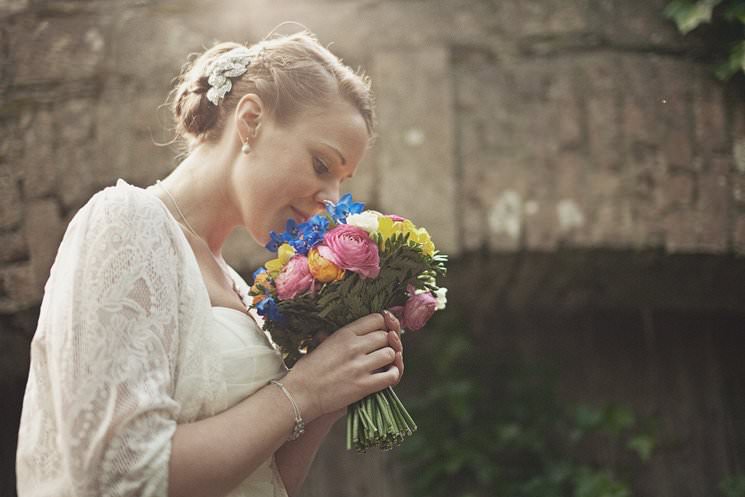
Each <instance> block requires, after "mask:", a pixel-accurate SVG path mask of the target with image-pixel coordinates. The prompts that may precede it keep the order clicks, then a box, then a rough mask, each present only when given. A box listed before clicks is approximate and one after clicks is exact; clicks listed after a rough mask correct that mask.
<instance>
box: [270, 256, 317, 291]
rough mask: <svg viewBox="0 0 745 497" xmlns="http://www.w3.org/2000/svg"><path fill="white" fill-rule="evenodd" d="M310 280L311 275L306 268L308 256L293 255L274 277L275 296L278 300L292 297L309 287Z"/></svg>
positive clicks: (311, 279) (311, 280) (311, 278)
mask: <svg viewBox="0 0 745 497" xmlns="http://www.w3.org/2000/svg"><path fill="white" fill-rule="evenodd" d="M312 282H313V276H311V274H310V269H308V258H307V257H305V256H304V255H295V256H293V257H292V259H290V260H289V261H288V262H287V264H286V265H285V267H283V268H282V271H280V273H279V275H277V277H276V278H275V279H274V285H275V286H276V288H277V297H279V299H280V300H287V299H294V298H295V297H296V296H297V295H298V294H300V293H303V292H304V291H306V290H307V289H308V288H310V284H311V283H312Z"/></svg>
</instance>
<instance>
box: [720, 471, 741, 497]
mask: <svg viewBox="0 0 745 497" xmlns="http://www.w3.org/2000/svg"><path fill="white" fill-rule="evenodd" d="M719 490H721V492H722V494H724V496H725V497H745V475H742V474H740V475H733V476H728V477H727V478H725V479H724V480H722V482H721V483H720V484H719Z"/></svg>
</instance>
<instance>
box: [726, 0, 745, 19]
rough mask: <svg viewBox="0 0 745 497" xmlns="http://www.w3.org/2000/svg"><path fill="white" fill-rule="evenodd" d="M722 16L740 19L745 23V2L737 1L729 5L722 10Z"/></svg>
mask: <svg viewBox="0 0 745 497" xmlns="http://www.w3.org/2000/svg"><path fill="white" fill-rule="evenodd" d="M722 17H724V19H726V20H727V21H730V22H733V21H740V22H741V23H743V24H745V3H742V2H735V3H732V4H730V5H727V6H726V7H725V9H724V11H723V12H722Z"/></svg>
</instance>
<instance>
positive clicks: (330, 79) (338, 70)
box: [169, 31, 376, 149]
mask: <svg viewBox="0 0 745 497" xmlns="http://www.w3.org/2000/svg"><path fill="white" fill-rule="evenodd" d="M241 46H243V45H241V44H239V43H233V42H224V43H218V44H216V45H215V46H213V47H212V48H210V49H208V50H207V51H205V52H204V53H202V54H201V55H200V54H191V55H190V56H189V61H188V62H187V63H186V64H185V65H184V66H183V67H182V69H181V73H180V74H179V76H178V77H177V78H176V80H175V85H174V88H173V90H172V91H171V93H170V95H169V100H170V107H171V110H172V111H173V116H174V119H175V125H176V134H177V137H176V139H178V138H182V139H183V140H184V141H185V142H186V145H187V149H191V148H193V147H194V146H195V145H197V144H199V143H203V142H210V141H215V140H217V139H218V138H219V137H220V135H221V134H222V131H223V129H224V127H225V122H226V120H227V119H228V116H229V115H230V114H231V112H232V111H233V110H234V109H235V106H236V105H237V104H238V101H239V100H240V99H241V97H242V96H243V95H245V94H247V93H255V94H256V95H258V96H259V98H261V100H262V101H263V102H264V105H265V106H266V107H267V111H268V113H269V114H270V115H271V116H272V117H273V118H274V119H275V120H276V122H277V123H278V124H280V125H286V124H290V123H291V122H292V120H293V119H294V118H295V117H297V116H298V115H299V114H300V113H301V112H302V111H303V110H306V109H309V108H313V107H321V106H323V105H324V104H328V103H330V102H332V101H333V100H334V99H335V98H338V97H342V98H344V99H346V100H347V101H348V102H350V103H351V104H352V105H354V106H355V107H356V108H357V110H359V112H360V114H361V115H362V117H363V119H364V120H365V124H366V126H367V132H368V135H369V136H370V137H371V138H372V137H373V136H374V134H375V124H376V123H375V111H374V99H373V95H372V92H371V89H370V80H369V78H368V77H367V76H366V75H365V74H364V73H363V72H362V71H361V70H357V71H354V70H352V69H351V68H350V67H349V66H347V65H345V64H344V63H343V62H342V61H341V59H340V58H338V57H337V56H336V55H334V54H333V53H331V51H329V50H328V49H327V48H325V47H323V46H322V45H321V44H320V43H319V42H318V39H317V38H316V37H315V36H314V35H313V34H311V33H310V32H308V31H301V32H298V33H294V34H291V35H277V36H272V37H269V38H266V39H264V40H262V41H260V42H258V43H256V44H254V45H252V46H250V47H248V48H249V53H250V54H251V64H250V65H249V66H248V71H246V73H245V74H243V75H242V76H240V77H236V78H231V80H232V84H233V87H232V89H231V91H230V92H229V93H228V94H227V95H226V96H225V98H224V99H223V100H222V101H220V103H219V105H214V104H213V103H212V102H210V101H209V100H207V91H208V90H209V88H210V86H209V84H208V82H207V79H208V76H209V74H208V73H207V71H208V68H209V66H210V65H211V63H212V62H213V61H214V60H215V59H216V58H217V57H219V56H220V55H221V54H223V53H225V52H227V51H229V50H232V49H234V48H237V47H241Z"/></svg>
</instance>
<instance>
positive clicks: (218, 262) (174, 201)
mask: <svg viewBox="0 0 745 497" xmlns="http://www.w3.org/2000/svg"><path fill="white" fill-rule="evenodd" d="M155 184H156V185H158V186H159V187H160V189H161V190H163V192H164V193H165V194H166V195H168V198H170V199H171V203H173V206H174V207H175V208H176V211H177V212H178V215H179V216H181V219H182V220H183V221H184V224H185V225H186V227H187V228H188V229H189V231H191V232H192V234H193V235H194V236H196V237H197V238H199V239H200V240H202V241H203V242H204V238H202V237H201V236H199V233H197V231H196V230H195V229H194V228H192V226H191V224H189V220H188V219H186V216H184V213H183V212H182V211H181V208H180V207H179V206H178V202H176V199H175V198H173V195H171V192H169V191H168V190H167V189H166V187H165V186H164V185H163V183H161V182H160V180H157V181H156V182H155ZM205 243H206V242H205ZM213 258H214V259H215V262H217V265H218V266H220V269H221V270H222V272H223V274H225V268H224V267H222V264H220V261H218V260H217V259H216V258H215V257H214V256H213ZM225 276H227V277H228V278H229V279H230V281H231V283H232V284H233V292H235V293H236V294H237V295H238V297H239V298H240V299H241V302H243V296H242V295H241V293H240V292H239V291H238V285H236V283H235V280H234V279H233V278H231V277H230V276H228V275H227V274H225Z"/></svg>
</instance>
